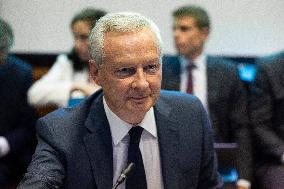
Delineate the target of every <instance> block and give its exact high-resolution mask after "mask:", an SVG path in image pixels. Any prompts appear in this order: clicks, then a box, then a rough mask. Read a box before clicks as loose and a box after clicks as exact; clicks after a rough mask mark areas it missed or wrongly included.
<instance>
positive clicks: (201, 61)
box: [179, 54, 206, 70]
mask: <svg viewBox="0 0 284 189" xmlns="http://www.w3.org/2000/svg"><path fill="white" fill-rule="evenodd" d="M179 60H180V62H181V66H182V70H186V67H187V66H188V64H189V62H188V59H186V58H185V56H183V55H180V56H179ZM205 63H206V56H205V54H201V55H199V56H198V57H196V59H195V60H194V65H195V67H196V68H197V69H198V68H200V67H202V66H204V65H205Z"/></svg>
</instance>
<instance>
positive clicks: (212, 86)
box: [206, 57, 220, 112]
mask: <svg viewBox="0 0 284 189" xmlns="http://www.w3.org/2000/svg"><path fill="white" fill-rule="evenodd" d="M213 66H214V64H213V63H212V61H211V60H210V57H207V61H206V74H207V103H208V109H209V112H212V111H210V109H211V107H213V102H214V101H215V99H216V98H217V95H218V94H217V92H218V91H217V90H216V89H218V86H217V85H218V82H216V81H218V77H220V75H219V76H218V73H216V72H215V71H213V70H214V68H213ZM209 78H210V79H209Z"/></svg>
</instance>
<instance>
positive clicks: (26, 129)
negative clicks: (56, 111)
mask: <svg viewBox="0 0 284 189" xmlns="http://www.w3.org/2000/svg"><path fill="white" fill-rule="evenodd" d="M13 41H14V36H13V32H12V29H11V27H10V26H9V24H8V23H6V22H5V21H4V20H2V19H0V188H3V189H5V188H6V187H8V186H9V185H11V184H12V183H14V184H15V183H16V182H18V181H19V180H20V179H21V176H22V174H23V173H24V172H25V171H26V168H27V165H28V164H29V162H30V160H31V156H32V154H33V150H34V146H35V140H36V139H35V132H34V126H35V120H36V117H35V114H34V111H33V110H32V109H31V107H30V106H29V105H28V104H27V90H28V88H29V87H30V86H31V84H32V72H31V67H30V66H28V65H27V64H26V63H24V62H23V61H20V60H19V59H17V58H15V57H12V56H10V55H8V53H9V50H10V48H11V46H12V44H13Z"/></svg>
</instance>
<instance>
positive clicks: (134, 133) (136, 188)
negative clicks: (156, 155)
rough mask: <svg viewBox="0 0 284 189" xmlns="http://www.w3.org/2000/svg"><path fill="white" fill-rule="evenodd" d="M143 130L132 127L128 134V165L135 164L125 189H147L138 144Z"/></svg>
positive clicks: (138, 127)
mask: <svg viewBox="0 0 284 189" xmlns="http://www.w3.org/2000/svg"><path fill="white" fill-rule="evenodd" d="M142 132H143V128H142V127H140V126H134V127H132V128H131V129H130V131H129V132H128V134H129V136H130V141H129V146H128V164H129V163H131V162H133V163H135V168H134V170H133V172H132V174H131V175H130V176H129V177H128V178H127V179H126V189H147V181H146V175H145V169H144V164H143V159H142V155H141V151H140V149H139V142H140V138H141V134H142Z"/></svg>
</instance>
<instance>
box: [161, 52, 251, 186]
mask: <svg viewBox="0 0 284 189" xmlns="http://www.w3.org/2000/svg"><path fill="white" fill-rule="evenodd" d="M206 69H207V70H206V71H207V90H208V91H207V95H208V96H207V102H208V106H209V115H210V118H211V121H212V125H213V128H214V131H215V142H222V143H224V142H225V143H231V142H236V143H237V144H238V146H239V147H238V149H237V152H236V154H237V156H236V157H237V158H236V160H237V169H238V173H239V177H240V178H244V179H249V180H251V177H252V155H251V154H252V153H251V151H252V149H251V141H250V140H251V136H250V129H249V127H248V123H249V119H248V113H247V102H248V99H247V92H246V90H245V88H244V85H243V83H242V82H241V80H240V78H239V75H238V71H237V68H236V66H235V65H234V64H232V63H231V62H229V61H226V60H224V59H221V58H217V57H207V64H206ZM180 73H181V63H180V61H179V58H178V56H165V57H164V58H163V80H162V88H163V89H167V90H180V80H181V79H180Z"/></svg>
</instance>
